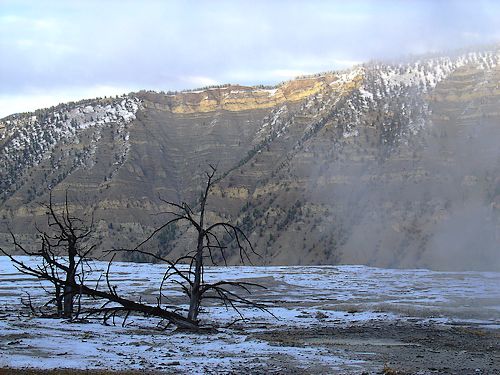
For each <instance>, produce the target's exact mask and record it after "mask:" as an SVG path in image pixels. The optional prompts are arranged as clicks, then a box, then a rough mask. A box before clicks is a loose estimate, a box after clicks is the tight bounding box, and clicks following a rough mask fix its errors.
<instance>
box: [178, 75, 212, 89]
mask: <svg viewBox="0 0 500 375" xmlns="http://www.w3.org/2000/svg"><path fill="white" fill-rule="evenodd" d="M181 80H183V81H185V82H187V84H188V85H190V86H193V85H194V86H196V87H200V86H211V85H217V84H218V82H217V80H215V79H213V78H210V77H203V76H187V77H181Z"/></svg>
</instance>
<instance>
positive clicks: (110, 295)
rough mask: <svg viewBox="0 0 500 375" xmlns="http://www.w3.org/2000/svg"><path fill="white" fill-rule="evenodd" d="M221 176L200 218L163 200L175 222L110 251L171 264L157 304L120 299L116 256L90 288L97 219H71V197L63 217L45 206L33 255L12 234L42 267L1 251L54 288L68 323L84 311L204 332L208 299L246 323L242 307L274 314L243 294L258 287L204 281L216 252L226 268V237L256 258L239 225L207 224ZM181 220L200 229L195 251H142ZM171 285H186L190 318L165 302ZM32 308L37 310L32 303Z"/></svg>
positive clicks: (243, 253) (244, 255)
mask: <svg viewBox="0 0 500 375" xmlns="http://www.w3.org/2000/svg"><path fill="white" fill-rule="evenodd" d="M215 173H216V168H214V167H211V171H210V172H209V173H207V184H206V187H205V190H204V192H203V194H202V195H201V198H200V205H199V212H197V213H195V212H194V211H193V210H192V209H191V208H190V206H189V205H188V204H187V203H182V204H177V203H173V202H169V201H165V200H163V202H165V203H167V204H168V205H169V206H170V207H172V209H171V210H168V211H167V212H165V213H167V214H170V215H172V218H171V219H170V220H168V221H167V222H166V223H165V224H164V225H162V226H160V227H159V228H157V229H156V230H155V231H153V233H152V234H151V235H150V236H148V237H147V238H146V239H145V240H144V241H142V242H141V243H140V244H139V245H138V246H137V247H136V248H134V249H114V250H110V251H108V253H110V252H120V251H127V252H137V253H141V254H145V255H148V256H151V257H153V258H155V259H156V260H160V261H163V262H165V263H166V264H167V265H168V267H167V270H166V271H165V273H164V275H163V279H162V281H161V283H160V286H159V290H158V296H157V303H156V304H154V305H151V304H147V303H144V302H142V301H141V300H139V301H133V300H131V299H130V298H125V297H123V296H121V295H119V293H118V291H117V286H116V285H113V283H112V282H111V280H110V274H111V267H112V262H113V259H114V255H113V257H111V260H110V261H109V263H108V266H107V270H106V271H105V272H104V273H102V274H101V276H100V277H99V278H98V280H97V281H96V283H95V285H93V286H90V285H89V283H88V282H87V281H86V279H85V277H86V274H87V273H89V272H92V267H91V266H90V264H89V260H90V259H89V257H90V255H91V253H92V251H93V250H94V248H95V245H93V244H90V242H91V241H89V238H90V237H91V235H92V233H93V220H92V221H91V223H90V224H89V225H85V223H84V221H83V220H82V219H80V218H78V217H76V216H74V215H72V214H70V210H69V205H68V199H67V195H66V200H65V205H64V209H63V210H62V212H60V213H58V212H56V210H55V209H54V205H53V203H52V197H50V200H49V204H48V205H46V206H45V207H46V209H47V226H48V230H46V231H43V230H41V229H39V228H38V227H37V230H38V233H39V239H40V244H39V248H38V250H36V251H30V250H27V249H26V248H25V247H24V246H23V245H22V244H21V243H19V241H18V240H17V239H16V237H15V235H14V234H13V233H12V232H11V236H12V240H13V242H14V247H15V249H17V250H20V251H21V252H22V253H24V254H26V255H31V256H37V257H39V259H40V260H41V264H37V265H35V266H31V265H29V264H27V263H26V262H24V261H23V260H20V259H18V258H17V257H15V256H13V255H12V254H10V253H9V252H7V251H5V250H4V249H3V248H0V252H1V253H3V254H4V255H6V256H8V257H9V258H10V259H11V261H12V263H13V264H14V266H15V267H16V268H17V269H18V270H19V271H20V272H22V273H24V274H28V275H31V276H34V277H37V278H38V279H41V280H45V281H48V282H50V283H51V284H52V285H53V287H54V289H53V291H52V296H53V298H52V299H51V300H50V301H49V302H48V303H47V304H46V305H48V304H50V303H52V302H55V304H56V306H57V312H58V316H61V317H65V318H74V317H75V315H76V316H78V315H79V314H80V313H81V312H84V313H85V314H86V315H85V316H86V317H90V316H93V315H98V316H100V317H102V318H103V320H104V322H107V321H108V320H109V319H110V318H112V319H113V321H114V318H115V317H116V316H119V315H120V316H122V324H125V322H126V320H127V318H128V317H129V315H130V314H131V313H141V314H144V315H146V316H154V317H158V318H160V319H162V320H166V321H167V322H168V325H170V324H173V325H175V326H177V327H178V328H181V329H188V330H198V329H200V324H199V319H198V315H199V313H200V308H201V304H202V301H203V300H204V299H215V300H218V301H221V302H222V303H223V304H225V306H226V307H232V308H234V309H235V310H236V311H237V312H238V314H239V315H240V316H241V317H242V318H243V315H242V314H241V312H240V310H239V307H240V306H242V305H247V306H251V307H256V308H259V309H262V310H265V311H268V310H267V308H266V306H265V305H263V304H260V303H256V302H254V301H251V300H249V299H247V298H246V297H244V296H242V295H241V293H242V292H246V293H250V292H251V288H254V287H260V288H263V287H262V286H260V285H258V284H255V283H249V282H238V281H218V282H214V283H207V282H205V280H204V267H205V261H206V259H207V258H209V259H210V260H211V261H212V263H213V264H215V261H214V257H213V255H214V252H220V254H221V255H222V258H223V259H224V263H225V264H226V254H225V252H226V250H227V245H225V244H223V243H222V241H221V240H220V238H221V236H222V235H223V234H226V236H227V237H228V238H229V239H232V240H233V241H234V242H235V243H236V248H237V249H238V251H239V256H240V258H241V260H242V261H243V262H245V261H248V262H250V256H249V255H250V254H251V253H252V254H256V253H255V251H254V249H253V247H252V245H251V243H250V241H249V239H248V238H247V236H246V235H245V234H244V233H243V231H242V230H241V229H240V228H238V227H237V226H235V225H233V224H231V223H229V222H215V223H213V224H211V225H207V224H206V222H205V208H206V203H207V199H208V196H209V192H210V189H211V187H212V185H213V183H214V176H215ZM178 221H185V222H187V223H188V224H189V225H190V226H191V227H194V228H195V232H196V248H195V249H194V250H193V251H191V252H189V253H188V254H186V255H183V256H182V257H180V258H178V259H176V260H175V261H170V260H167V259H165V258H163V257H160V256H158V255H156V254H153V253H150V252H148V251H146V250H142V247H143V246H144V245H145V244H146V243H148V242H149V241H150V240H151V239H152V238H153V237H154V236H155V235H156V234H158V233H159V232H160V231H161V230H163V229H164V228H165V227H167V226H168V225H171V224H173V223H176V222H178ZM182 263H186V264H187V265H186V264H182ZM84 266H86V267H84ZM102 279H104V280H105V287H104V289H103V288H102V286H100V281H101V280H102ZM170 280H172V281H174V282H175V283H176V284H178V285H180V287H181V288H182V290H183V291H184V292H185V294H186V295H187V296H188V297H189V310H188V311H187V313H186V316H184V315H183V314H182V313H180V312H179V308H177V307H175V306H170V305H167V304H166V303H165V298H164V297H165V295H164V293H163V291H164V288H165V285H166V282H167V281H170ZM82 296H86V297H89V298H90V299H91V300H92V301H94V302H93V304H89V306H86V307H85V308H84V309H82V306H81V303H80V302H81V297H82ZM76 297H78V298H77V299H78V301H79V303H78V310H77V312H76V314H75V313H74V303H75V298H76ZM96 303H97V307H96ZM30 307H31V308H32V310H33V311H34V309H33V306H32V305H31V302H30Z"/></svg>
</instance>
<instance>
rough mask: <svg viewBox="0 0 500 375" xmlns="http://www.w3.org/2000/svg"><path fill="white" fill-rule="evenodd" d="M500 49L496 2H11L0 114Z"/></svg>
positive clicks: (2, 14) (0, 21)
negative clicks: (472, 48) (476, 48)
mask: <svg viewBox="0 0 500 375" xmlns="http://www.w3.org/2000/svg"><path fill="white" fill-rule="evenodd" d="M498 41H500V1H495V0H492V1H481V0H475V1H445V0H429V1H425V0H413V1H412V0H406V1H404V0H401V1H389V0H387V1H385V0H373V1H368V0H367V1H357V0H352V1H342V0H339V1H315V0H313V1H310V0H309V1H305V0H304V1H293V0H262V1H261V0H248V1H243V0H241V1H239V0H228V1H224V0H212V1H203V0H200V1H186V0H179V1H160V0H156V1H155V0H137V1H132V0H100V1H98V0H96V1H93V0H81V1H77V0H74V1H63V0H61V1H50V0H44V1H41V0H32V1H23V0H15V1H14V0H12V1H9V0H0V117H3V116H5V115H8V114H11V113H14V112H20V111H28V110H34V109H36V108H40V107H46V106H50V105H55V104H58V103H59V102H64V101H68V100H76V99H82V98H89V97H96V96H104V95H115V94H122V93H124V92H130V91H136V90H140V89H154V90H165V91H167V90H179V89H186V88H195V87H200V86H205V85H210V84H219V83H241V84H248V85H253V84H260V83H263V84H273V83H277V82H280V81H283V80H285V79H289V78H293V77H295V76H297V75H300V74H305V73H315V72H320V71H324V70H332V69H343V68H346V67H349V66H351V65H353V64H356V63H358V62H364V61H367V60H370V59H374V58H390V57H397V56H404V55H408V54H419V53H425V52H432V51H440V50H447V49H454V48H458V47H462V46H468V45H474V44H485V43H492V42H498Z"/></svg>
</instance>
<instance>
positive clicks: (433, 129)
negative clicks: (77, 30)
mask: <svg viewBox="0 0 500 375" xmlns="http://www.w3.org/2000/svg"><path fill="white" fill-rule="evenodd" d="M499 61H500V55H499V51H498V50H497V49H496V48H488V49H482V50H478V51H461V52H457V53H454V54H449V55H447V56H431V57H422V58H418V59H417V58H415V59H411V60H408V61H405V62H399V63H387V62H371V63H367V64H364V65H362V66H357V67H354V68H352V69H350V70H347V71H342V72H330V73H324V74H318V75H315V76H309V77H302V78H298V79H296V80H293V81H289V82H286V83H283V84H280V85H278V86H276V87H273V88H264V87H262V88H260V87H244V86H237V85H226V86H220V87H213V88H207V89H201V90H197V91H189V92H180V93H167V94H164V93H155V92H150V91H147V92H146V91H143V92H138V93H134V94H129V95H127V96H124V97H120V98H108V99H96V100H87V101H83V102H79V103H68V104H64V105H60V106H58V107H55V108H50V109H46V110H39V111H36V112H35V113H30V114H18V115H12V116H9V117H7V118H4V119H2V120H1V121H0V173H1V175H2V180H1V182H0V199H1V203H0V221H1V222H2V225H0V230H1V231H3V234H2V238H3V241H6V240H7V237H8V236H7V235H6V228H7V226H9V227H10V228H12V230H13V231H14V232H15V233H17V234H19V235H20V236H21V237H22V238H24V239H25V240H26V241H33V239H34V235H35V231H34V229H32V228H33V223H34V222H40V221H43V214H44V210H43V209H41V208H40V206H39V205H38V203H39V202H44V201H46V200H47V198H48V193H49V191H52V192H53V195H54V200H55V201H56V202H62V199H63V196H64V192H65V191H66V190H69V191H70V198H73V199H72V208H73V209H74V210H76V211H79V212H80V213H83V212H85V211H87V212H89V211H93V212H94V215H95V217H96V218H97V223H98V237H99V241H100V242H101V243H102V246H103V247H111V246H120V245H124V244H130V243H131V242H132V243H135V242H137V241H139V240H140V239H141V238H143V237H144V236H145V235H146V234H147V233H150V232H151V230H152V229H153V228H154V227H155V226H156V225H158V224H159V223H160V222H161V220H162V217H161V215H160V216H159V215H154V214H156V213H158V212H161V211H162V210H165V208H166V207H165V206H164V204H162V202H161V201H160V200H159V199H158V197H159V196H161V197H162V198H165V199H170V200H174V201H181V200H185V201H188V202H194V201H195V200H196V197H197V196H198V194H199V191H200V189H201V185H202V184H203V173H202V172H203V170H204V169H205V168H206V167H207V165H208V164H209V163H213V164H217V165H218V170H219V171H220V172H221V175H223V178H222V179H221V180H220V181H219V182H218V184H217V186H215V188H214V189H213V192H212V197H211V200H210V202H209V205H210V206H209V209H210V211H211V212H210V214H211V217H212V218H227V219H231V220H235V221H238V222H239V223H240V224H241V225H242V226H243V227H244V228H245V230H246V231H247V232H248V233H250V238H251V240H252V241H253V242H254V243H255V245H256V248H257V249H258V250H259V252H260V253H261V254H262V258H259V259H256V262H260V263H265V264H336V263H361V264H367V265H375V266H390V267H431V268H440V269H500V254H499V251H500V218H499V216H500V213H499V211H500V177H499V176H500V147H498V144H499V143H500V111H499V108H500V67H499ZM76 196H77V199H76V198H75V197H76ZM183 231H184V229H183V228H182V227H181V228H178V230H177V231H175V233H174V234H172V233H171V234H169V235H168V236H167V235H165V236H163V239H162V240H161V241H160V243H154V244H152V245H151V246H153V249H154V251H159V252H161V253H162V254H167V253H170V256H176V255H178V254H180V253H182V252H183V251H184V249H185V248H186V246H189V242H188V241H186V240H185V237H184V236H182V233H183ZM230 261H231V262H233V263H237V262H238V255H237V254H233V255H232V256H230Z"/></svg>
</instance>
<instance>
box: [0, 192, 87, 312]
mask: <svg viewBox="0 0 500 375" xmlns="http://www.w3.org/2000/svg"><path fill="white" fill-rule="evenodd" d="M42 206H43V207H44V208H45V209H46V217H47V223H46V229H45V230H42V229H40V228H39V227H38V226H36V230H37V232H38V239H39V241H40V246H39V249H37V250H28V249H26V248H25V247H24V246H23V245H22V244H21V243H19V241H18V240H17V239H16V237H15V235H14V234H13V233H12V231H10V235H11V238H12V241H13V243H14V247H15V249H16V250H19V251H21V252H22V253H23V254H25V255H30V256H36V257H39V258H40V259H41V262H42V263H41V264H39V265H38V266H37V269H38V271H39V272H40V273H43V274H47V276H50V277H48V278H43V279H45V280H47V281H50V282H51V284H52V286H53V288H52V290H49V289H47V288H46V289H45V290H46V292H47V293H48V294H49V295H50V296H51V298H50V300H49V301H48V302H47V303H46V304H45V305H44V306H43V307H47V306H49V305H51V304H55V306H56V311H57V313H56V314H57V316H60V317H65V318H72V317H73V314H74V305H75V300H76V298H77V296H78V294H79V293H78V289H77V288H75V285H76V284H77V280H78V281H79V282H80V283H82V282H83V280H84V278H85V270H86V267H88V266H89V265H88V263H86V261H87V259H88V257H89V256H90V254H91V253H92V251H93V250H94V248H95V244H92V243H91V242H92V241H91V237H92V236H91V235H92V233H93V231H94V220H93V216H92V219H91V221H90V223H89V224H86V223H85V221H84V220H82V219H80V218H78V217H76V216H74V215H72V214H70V210H69V204H68V192H67V191H66V195H65V201H64V207H63V208H62V210H60V212H58V211H57V210H56V209H55V208H54V205H53V203H52V193H51V194H50V196H49V203H48V204H42ZM0 252H2V253H3V254H5V255H7V256H9V257H10V255H9V254H7V252H6V251H4V250H3V249H2V248H0ZM11 259H12V257H11ZM14 265H16V266H17V268H18V269H19V270H20V271H21V272H23V267H20V265H19V264H17V263H14ZM63 280H64V282H62V281H63ZM30 307H31V308H33V306H32V305H31V303H30ZM40 312H41V310H40Z"/></svg>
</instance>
